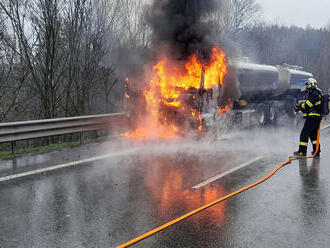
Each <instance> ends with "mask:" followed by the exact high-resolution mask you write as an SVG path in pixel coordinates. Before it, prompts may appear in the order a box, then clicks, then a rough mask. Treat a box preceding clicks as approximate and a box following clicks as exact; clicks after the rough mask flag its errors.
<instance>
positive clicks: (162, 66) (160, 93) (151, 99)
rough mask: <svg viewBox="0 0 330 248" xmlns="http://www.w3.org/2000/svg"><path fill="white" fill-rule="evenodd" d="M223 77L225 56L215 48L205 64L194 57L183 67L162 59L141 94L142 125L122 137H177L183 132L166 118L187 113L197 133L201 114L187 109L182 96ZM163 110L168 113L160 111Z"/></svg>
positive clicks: (200, 128)
mask: <svg viewBox="0 0 330 248" xmlns="http://www.w3.org/2000/svg"><path fill="white" fill-rule="evenodd" d="M226 73H227V61H226V55H225V53H224V51H222V50H221V49H220V48H219V47H218V46H214V47H213V49H212V51H211V54H210V59H209V62H208V63H206V64H205V63H203V62H201V61H200V60H199V59H198V56H197V53H196V54H193V55H192V56H191V57H190V58H189V59H188V61H187V62H185V63H182V62H178V61H173V60H171V59H170V58H168V57H166V56H163V58H162V59H161V60H160V61H159V62H158V63H157V64H156V65H154V66H153V73H152V78H151V80H150V81H149V83H147V84H146V87H145V89H144V90H143V95H144V98H145V102H146V111H147V116H144V118H143V119H144V123H141V124H142V127H140V128H138V130H136V131H134V132H127V133H125V134H124V136H126V137H134V138H138V139H139V138H141V137H143V138H157V137H161V138H173V137H179V136H180V135H181V134H183V133H184V131H185V130H182V128H180V127H179V126H178V125H177V124H176V123H175V122H172V121H171V117H170V116H168V115H169V112H171V111H172V112H173V113H175V114H177V113H189V116H190V118H191V117H193V118H195V119H196V120H197V121H198V123H199V125H198V130H199V131H202V117H201V113H200V112H198V111H196V110H195V109H194V108H192V107H191V106H187V104H186V102H185V96H184V95H185V93H188V92H189V90H190V89H195V90H208V89H212V87H214V86H219V85H222V84H223V83H224V77H225V75H226ZM164 108H165V109H166V108H168V109H167V110H165V111H164ZM186 117H187V116H186ZM142 129H143V132H141V130H142ZM141 133H143V135H141Z"/></svg>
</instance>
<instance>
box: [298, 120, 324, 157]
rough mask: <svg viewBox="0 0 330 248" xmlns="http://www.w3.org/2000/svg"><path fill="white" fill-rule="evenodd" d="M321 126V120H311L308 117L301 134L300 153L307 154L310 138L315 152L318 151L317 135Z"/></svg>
mask: <svg viewBox="0 0 330 248" xmlns="http://www.w3.org/2000/svg"><path fill="white" fill-rule="evenodd" d="M320 124H321V119H320V118H311V117H308V118H307V119H306V120H305V124H304V128H303V130H302V131H301V134H300V143H299V152H300V153H304V154H306V153H307V147H308V138H310V140H311V142H312V144H313V150H314V151H316V144H317V133H318V130H319V127H320Z"/></svg>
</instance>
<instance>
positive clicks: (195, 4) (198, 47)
mask: <svg viewBox="0 0 330 248" xmlns="http://www.w3.org/2000/svg"><path fill="white" fill-rule="evenodd" d="M216 9H217V4H216V0H153V5H152V7H151V11H150V12H149V13H148V17H147V21H148V23H149V25H150V26H151V27H152V30H153V35H152V40H153V45H154V47H156V48H157V47H160V46H164V45H165V46H168V48H169V51H170V53H171V55H172V56H173V57H174V58H177V59H182V60H186V59H187V58H188V57H189V56H190V55H192V54H193V53H195V52H198V56H199V58H200V59H204V60H205V59H207V58H208V55H209V54H210V51H211V48H212V45H214V44H212V42H211V41H210V35H211V33H212V32H211V25H209V24H208V23H207V22H206V21H205V19H206V17H207V15H208V14H210V13H212V12H213V11H215V10H216Z"/></svg>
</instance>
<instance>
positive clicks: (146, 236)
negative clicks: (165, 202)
mask: <svg viewBox="0 0 330 248" xmlns="http://www.w3.org/2000/svg"><path fill="white" fill-rule="evenodd" d="M320 133H321V125H320V127H319V130H318V133H317V145H316V151H315V152H314V154H313V155H312V156H309V157H307V156H306V157H302V156H298V157H295V156H290V157H289V158H288V160H287V161H286V162H284V163H283V164H281V165H279V166H277V167H276V168H275V169H274V170H273V171H272V172H271V173H269V174H268V175H267V176H266V177H264V178H262V179H260V180H259V181H257V182H255V183H252V184H250V185H248V186H246V187H244V188H241V189H239V190H237V191H235V192H233V193H231V194H228V195H226V196H224V197H221V198H220V199H217V200H215V201H213V202H210V203H208V204H206V205H204V206H202V207H200V208H197V209H195V210H193V211H191V212H189V213H187V214H185V215H182V216H181V217H179V218H177V219H174V220H172V221H170V222H168V223H166V224H164V225H162V226H160V227H157V228H155V229H153V230H151V231H149V232H147V233H145V234H143V235H141V236H139V237H137V238H135V239H132V240H131V241H128V242H127V243H124V244H122V245H119V246H117V248H125V247H129V246H131V245H133V244H136V243H138V242H140V241H141V240H143V239H145V238H148V237H150V236H151V235H153V234H155V233H158V232H160V231H162V230H164V229H166V228H168V227H170V226H172V225H174V224H176V223H178V222H180V221H182V220H184V219H186V218H188V217H190V216H193V215H195V214H197V213H199V212H201V211H203V210H205V209H207V208H210V207H212V206H214V205H216V204H218V203H220V202H222V201H225V200H227V199H229V198H231V197H233V196H235V195H238V194H240V193H242V192H244V191H246V190H248V189H251V188H253V187H255V186H257V185H258V184H261V183H263V182H265V181H266V180H268V179H269V178H270V177H272V176H273V175H274V174H275V173H276V172H278V171H279V170H280V169H281V168H283V167H284V166H285V165H288V164H291V162H292V161H293V160H296V159H307V158H314V157H315V156H316V155H317V153H318V151H319V149H320Z"/></svg>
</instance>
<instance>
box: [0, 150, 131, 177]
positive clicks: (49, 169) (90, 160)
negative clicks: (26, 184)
mask: <svg viewBox="0 0 330 248" xmlns="http://www.w3.org/2000/svg"><path fill="white" fill-rule="evenodd" d="M136 151H137V149H131V150H125V151H121V152H116V153H111V154H106V155H103V156H98V157H93V158H87V159H82V160H78V161H73V162H69V163H65V164H59V165H55V166H50V167H47V168H42V169H38V170H33V171H27V172H22V173H18V174H14V175H9V176H5V177H0V182H4V181H9V180H14V179H18V178H22V177H27V176H32V175H37V174H41V173H44V172H48V171H54V170H58V169H62V168H67V167H71V166H75V165H82V164H86V163H90V162H95V161H99V160H103V159H107V158H111V157H117V156H121V155H127V154H128V153H134V152H136Z"/></svg>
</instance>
